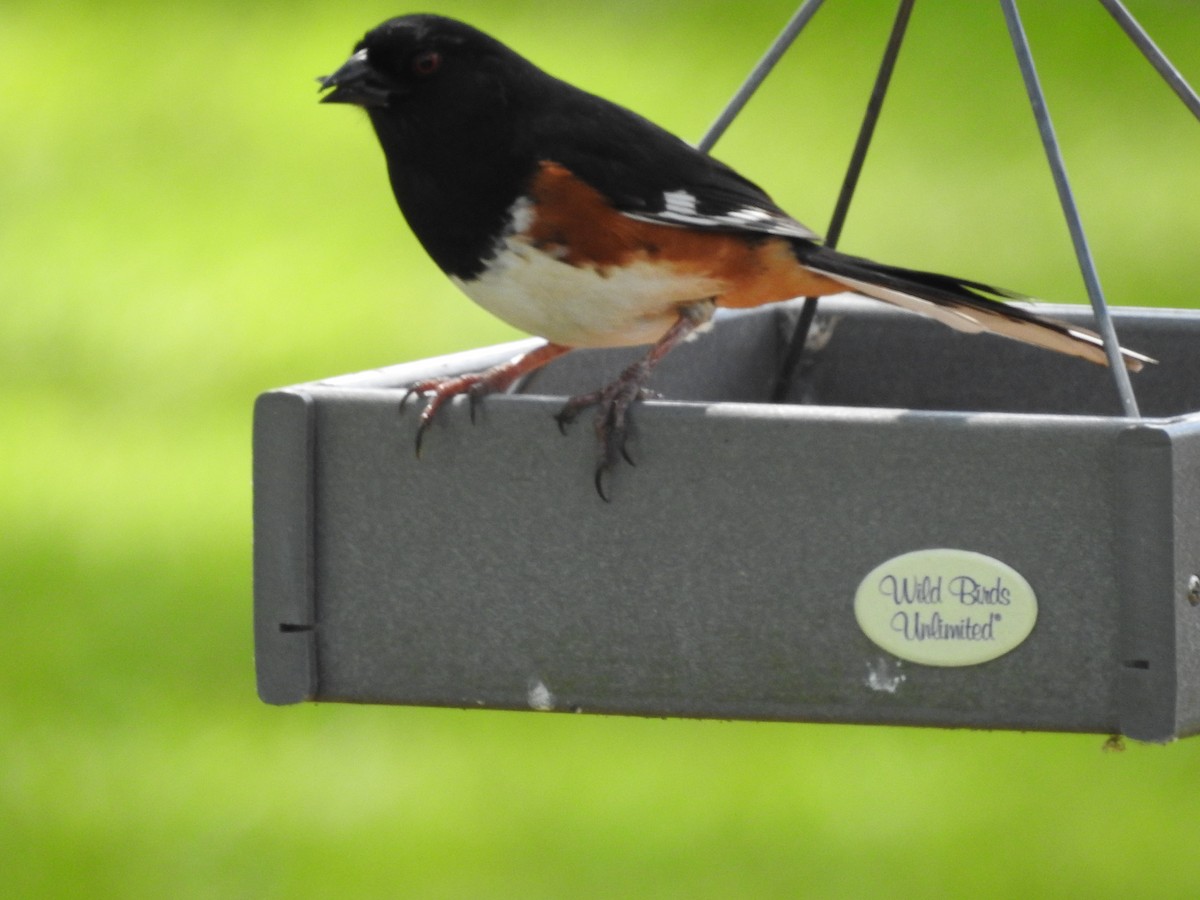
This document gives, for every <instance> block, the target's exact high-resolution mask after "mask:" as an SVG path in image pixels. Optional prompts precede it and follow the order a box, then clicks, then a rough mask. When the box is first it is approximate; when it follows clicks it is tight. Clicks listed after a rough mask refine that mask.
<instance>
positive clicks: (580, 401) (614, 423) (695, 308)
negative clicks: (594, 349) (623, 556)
mask: <svg viewBox="0 0 1200 900" xmlns="http://www.w3.org/2000/svg"><path fill="white" fill-rule="evenodd" d="M714 311H715V305H714V304H713V302H712V301H711V300H706V301H703V302H701V303H690V304H688V305H686V306H681V307H679V318H678V319H676V320H675V324H674V325H672V326H671V327H670V328H668V329H667V332H666V334H664V335H663V336H662V337H661V338H659V339H658V341H657V343H655V344H654V346H652V347H651V348H650V350H649V351H647V353H646V355H645V356H643V357H642V358H641V359H639V360H638V361H637V362H635V363H634V364H633V365H631V366H629V367H628V368H627V369H625V371H623V372H622V373H621V374H620V375H618V376H617V378H616V380H615V381H613V382H612V383H611V384H609V385H607V386H605V387H602V388H600V390H598V391H592V392H591V393H589V394H580V395H579V396H577V397H572V398H571V399H570V400H568V401H567V403H566V405H565V406H563V408H562V409H561V410H559V412H558V414H557V415H556V416H555V419H557V421H558V427H559V429H560V430H561V431H563V433H566V428H567V426H568V425H570V424H571V423H572V422H574V421H575V419H576V417H577V416H578V415H579V413H580V412H582V411H583V410H585V409H587V408H588V407H589V406H596V407H598V409H597V410H596V418H595V420H594V425H595V429H596V438H597V440H598V441H599V443H600V457H599V462H598V463H597V464H596V478H595V483H596V492H597V493H598V494H599V495H600V497H601V499H603V500H608V499H609V498H608V495H607V494H606V493H605V491H604V476H605V474H606V473H607V472H610V471H611V470H612V469H613V467H614V466H615V465H616V464H617V461H618V460H619V459H624V460H625V461H626V462H627V463H629V464H630V465H633V460H632V459H631V458H630V456H629V452H628V451H627V450H626V448H625V441H626V439H627V438H628V437H629V409H630V407H632V406H633V404H634V403H636V402H637V401H638V400H642V399H644V398H645V397H646V396H647V391H646V389H645V384H646V380H647V379H648V378H649V377H650V373H651V372H653V371H654V367H655V366H657V365H658V363H659V362H660V361H661V360H662V358H663V357H664V356H666V355H667V354H668V353H670V352H671V350H672V349H674V348H675V346H676V345H677V344H679V343H680V342H682V341H685V340H687V338H688V337H690V336H691V335H692V334H693V333H695V331H696V330H697V329H698V328H701V327H702V326H704V325H705V324H707V323H708V321H709V320H710V319H711V318H712V316H713V312H714Z"/></svg>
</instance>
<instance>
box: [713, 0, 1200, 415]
mask: <svg viewBox="0 0 1200 900" xmlns="http://www.w3.org/2000/svg"><path fill="white" fill-rule="evenodd" d="M822 2H823V0H805V2H804V3H802V4H801V5H800V7H799V8H798V9H797V10H796V13H795V14H794V15H793V16H792V18H791V19H790V20H789V21H788V23H787V25H785V26H784V29H783V31H782V32H780V34H779V36H778V37H777V38H776V39H775V41H774V42H773V43H772V44H771V46H770V47H769V48H768V50H767V52H766V53H765V54H764V55H763V57H762V59H760V60H759V62H758V64H757V65H755V67H754V69H753V70H751V72H750V74H749V75H748V76H747V77H746V80H745V81H744V82H743V83H742V85H741V87H739V88H738V90H737V91H736V92H735V93H734V95H733V97H732V99H730V101H729V102H728V103H727V104H726V106H725V108H724V109H723V110H721V113H720V115H718V116H717V119H716V121H714V122H713V124H712V125H711V126H710V127H709V129H708V131H706V132H705V134H704V136H703V137H702V138H701V139H700V141H699V143H698V144H697V147H698V148H699V149H700V150H702V151H704V152H706V153H707V152H708V151H709V150H711V149H712V147H713V145H714V144H715V143H716V142H717V140H718V138H720V137H721V135H722V134H724V133H725V130H726V129H727V128H728V127H729V125H730V124H731V123H732V122H733V120H734V119H735V118H736V117H737V115H738V113H740V112H741V110H742V108H743V107H744V106H745V105H746V103H747V102H748V101H749V100H750V97H751V96H752V95H753V94H754V92H755V91H756V90H757V89H758V87H759V85H761V84H762V83H763V81H764V80H765V79H766V77H767V75H769V74H770V72H771V70H772V69H774V67H775V65H776V64H777V63H778V62H779V60H780V59H781V58H782V57H783V55H784V54H785V53H786V52H787V50H788V48H789V47H791V45H792V43H793V41H795V39H796V38H797V37H798V36H799V34H800V32H801V31H802V30H803V29H804V27H805V26H806V25H807V24H808V23H809V22H810V21H811V20H812V18H813V16H814V15H816V13H817V10H819V9H820V7H821V4H822ZM1099 2H1100V4H1101V5H1102V6H1103V7H1104V8H1105V9H1106V10H1107V11H1108V12H1109V14H1111V15H1112V16H1113V18H1114V19H1115V20H1116V21H1117V24H1118V25H1120V26H1121V28H1122V29H1123V30H1124V31H1125V33H1126V35H1127V36H1128V37H1129V38H1130V40H1132V41H1133V43H1134V44H1135V45H1136V46H1137V48H1138V49H1139V50H1140V51H1141V52H1142V54H1143V55H1144V56H1145V57H1146V59H1147V60H1148V61H1149V62H1150V64H1151V65H1152V66H1154V68H1155V69H1156V70H1157V71H1158V73H1159V74H1160V75H1161V76H1162V78H1163V79H1164V80H1165V81H1166V82H1167V84H1168V85H1169V86H1170V88H1171V89H1172V90H1173V91H1174V92H1175V93H1176V94H1177V95H1178V96H1179V98H1180V99H1181V100H1182V101H1183V103H1184V105H1185V106H1187V107H1188V109H1189V110H1191V112H1192V114H1193V115H1195V116H1196V118H1197V119H1200V97H1198V96H1197V94H1196V92H1195V91H1194V90H1193V89H1192V88H1191V87H1190V86H1189V85H1188V83H1187V81H1186V80H1185V79H1184V78H1183V76H1182V75H1181V74H1180V73H1179V70H1178V69H1176V68H1175V66H1173V65H1172V64H1171V62H1170V60H1168V59H1167V57H1166V55H1165V54H1164V53H1163V52H1162V51H1161V50H1160V49H1159V48H1158V46H1157V45H1156V44H1155V43H1154V41H1153V40H1151V38H1150V36H1149V35H1148V34H1147V33H1146V30H1145V29H1144V28H1143V27H1142V26H1141V25H1140V24H1139V23H1138V22H1137V20H1136V19H1134V18H1133V16H1132V15H1130V13H1129V11H1128V10H1127V9H1126V8H1125V7H1124V5H1122V3H1121V2H1120V0H1099ZM914 3H915V0H900V5H899V8H898V9H897V12H896V19H895V22H894V24H893V26H892V32H891V35H890V37H889V38H888V43H887V46H886V48H885V50H884V56H883V60H882V62H881V63H880V67H879V73H878V75H877V76H876V79H875V86H874V88H873V89H872V92H871V97H870V100H869V101H868V103H867V110H866V113H865V115H864V116H863V122H862V125H861V127H860V128H859V132H858V137H857V139H856V141H855V145H854V151H853V153H852V154H851V157H850V163H849V166H848V167H847V170H846V175H845V178H844V179H843V181H842V187H841V190H840V192H839V194H838V200H837V203H836V204H835V207H834V213H833V216H832V219H831V221H830V227H829V232H828V237H827V241H826V242H827V243H828V244H829V246H835V245H836V243H837V241H838V239H839V238H840V236H841V231H842V226H843V225H844V223H845V219H846V214H847V212H848V211H849V208H850V201H851V200H852V199H853V196H854V190H855V188H856V186H857V184H858V177H859V175H860V173H861V172H862V166H863V163H864V161H865V159H866V154H867V150H868V148H869V147H870V143H871V138H872V137H873V135H874V131H875V125H876V123H877V121H878V119H879V112H880V110H881V109H882V107H883V100H884V97H885V96H886V94H887V89H888V85H889V83H890V81H891V75H892V70H893V69H894V67H895V62H896V57H897V56H898V55H899V52H900V45H901V44H902V43H903V40H904V34H905V30H906V28H907V25H908V20H909V17H910V15H911V13H912V8H913V5H914ZM1000 6H1001V9H1002V11H1003V13H1004V18H1005V22H1006V24H1007V26H1008V31H1009V36H1010V38H1011V40H1012V44H1013V51H1014V53H1015V54H1016V57H1017V64H1018V66H1019V68H1020V70H1021V75H1022V78H1023V80H1024V82H1025V89H1026V93H1027V94H1028V96H1029V102H1030V106H1031V107H1032V109H1033V114H1034V119H1035V120H1036V122H1037V126H1038V131H1039V134H1040V135H1041V138H1042V145H1043V149H1044V150H1045V153H1046V159H1047V161H1048V162H1049V164H1050V170H1051V174H1052V175H1053V178H1054V184H1055V187H1056V189H1057V191H1058V198H1059V204H1060V205H1061V206H1062V209H1063V215H1064V217H1065V218H1066V220H1067V228H1068V230H1069V231H1070V234H1071V241H1072V244H1073V245H1074V248H1075V255H1076V260H1077V262H1078V264H1079V267H1080V272H1081V274H1082V275H1083V280H1084V285H1085V287H1086V288H1087V292H1088V298H1089V300H1090V301H1091V304H1092V310H1093V313H1094V315H1095V316H1096V322H1097V330H1098V331H1099V332H1100V336H1101V338H1102V339H1103V341H1104V351H1105V355H1106V357H1107V358H1108V364H1109V370H1110V371H1111V372H1112V376H1113V381H1114V383H1115V385H1116V388H1117V393H1118V395H1119V397H1120V401H1121V407H1122V409H1123V411H1124V413H1125V415H1126V416H1129V417H1131V418H1137V417H1139V412H1138V407H1137V400H1136V398H1135V396H1134V393H1133V386H1132V384H1131V383H1130V381H1129V373H1128V372H1127V371H1126V369H1125V365H1124V363H1123V362H1122V358H1121V350H1120V343H1119V342H1118V340H1117V335H1116V329H1115V327H1114V326H1113V322H1112V316H1111V315H1110V313H1109V310H1108V304H1107V302H1106V301H1105V299H1104V292H1103V289H1102V288H1101V287H1100V279H1099V275H1098V274H1097V272H1096V266H1095V262H1094V260H1093V259H1092V255H1091V251H1090V249H1089V247H1088V243H1087V238H1086V235H1085V234H1084V230H1083V222H1082V220H1081V219H1080V215H1079V210H1078V207H1077V206H1076V204H1075V197H1074V193H1073V192H1072V190H1071V185H1070V182H1069V180H1068V178H1067V173H1066V166H1065V164H1064V162H1063V157H1062V150H1061V148H1060V146H1059V143H1058V138H1057V136H1056V135H1055V132H1054V125H1053V122H1052V121H1051V119H1050V113H1049V110H1048V109H1047V107H1046V100H1045V96H1044V94H1043V93H1042V89H1041V83H1040V81H1039V80H1038V76H1037V70H1036V68H1035V66H1034V62H1033V53H1032V51H1031V50H1030V47H1029V41H1028V39H1027V38H1026V36H1025V30H1024V27H1023V25H1022V23H1021V19H1020V14H1019V13H1018V11H1017V4H1016V0H1000ZM816 306H817V299H816V298H815V297H808V298H805V302H804V305H803V307H802V308H801V313H800V318H799V320H798V321H797V323H796V328H795V331H794V333H793V335H792V339H791V341H790V343H789V345H788V348H787V351H786V352H785V354H784V361H783V364H782V365H781V367H780V373H779V378H778V380H777V383H776V386H775V392H774V397H773V399H775V400H779V399H782V397H783V395H784V394H785V392H786V390H787V386H788V384H789V382H790V381H791V378H792V375H793V374H794V372H795V369H796V367H797V366H798V364H799V361H800V359H801V356H802V354H803V351H804V345H805V343H806V341H807V338H808V332H809V329H810V328H811V326H812V322H813V319H814V318H815V316H816Z"/></svg>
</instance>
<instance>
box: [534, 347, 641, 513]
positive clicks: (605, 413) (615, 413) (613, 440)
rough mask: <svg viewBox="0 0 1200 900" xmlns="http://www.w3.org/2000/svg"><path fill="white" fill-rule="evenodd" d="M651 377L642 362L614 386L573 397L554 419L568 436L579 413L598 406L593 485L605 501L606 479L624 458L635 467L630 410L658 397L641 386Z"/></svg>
mask: <svg viewBox="0 0 1200 900" xmlns="http://www.w3.org/2000/svg"><path fill="white" fill-rule="evenodd" d="M648 374H649V372H648V371H646V367H645V366H643V365H642V364H640V363H637V364H634V365H632V366H630V367H629V368H628V369H626V370H625V371H624V372H622V373H621V375H620V377H618V378H617V380H616V381H614V382H613V383H612V384H609V385H607V386H606V387H603V388H601V389H600V390H598V391H592V392H591V393H588V394H580V395H579V396H577V397H572V398H571V399H570V400H568V401H567V402H566V404H565V405H564V406H563V408H562V409H560V410H559V411H558V413H557V414H556V415H555V416H554V419H555V421H556V422H557V423H558V428H559V430H560V431H561V432H562V433H563V434H566V433H567V426H568V425H570V424H571V423H572V422H574V421H575V419H576V418H578V416H579V413H581V412H582V411H583V410H585V409H587V408H588V407H591V406H595V407H597V409H596V416H595V418H594V419H593V427H594V429H595V432H596V439H597V441H598V442H599V445H600V454H599V459H598V461H597V463H596V472H595V477H594V478H593V483H594V484H595V486H596V493H597V494H599V495H600V499H602V500H604V501H605V502H609V500H610V499H611V498H610V497H609V495H608V492H607V491H606V490H605V476H606V475H607V474H608V473H610V472H611V471H612V470H613V469H614V468H615V467H616V465H617V463H618V462H619V461H620V460H622V459H623V460H625V462H627V463H628V464H629V465H631V466H632V465H636V463H634V461H633V457H632V456H630V455H629V447H628V441H629V424H630V422H629V410H630V408H631V407H632V406H633V405H634V404H635V403H637V402H638V401H639V400H645V399H647V398H649V397H654V396H657V394H654V393H653V392H651V391H647V390H646V389H645V388H643V387H642V381H643V380H644V379H645V378H646V376H647V375H648Z"/></svg>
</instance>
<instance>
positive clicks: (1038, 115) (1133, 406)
mask: <svg viewBox="0 0 1200 900" xmlns="http://www.w3.org/2000/svg"><path fill="white" fill-rule="evenodd" d="M1000 5H1001V8H1002V9H1003V11H1004V19H1005V22H1007V24H1008V32H1009V35H1010V37H1011V38H1012V44H1013V50H1014V51H1015V52H1016V55H1017V63H1018V65H1019V66H1020V68H1021V76H1022V78H1024V80H1025V90H1026V92H1027V93H1028V94H1029V103H1030V105H1031V106H1032V107H1033V116H1034V118H1035V119H1036V120H1037V125H1038V131H1039V132H1040V134H1041V137H1042V146H1043V147H1044V148H1045V151H1046V160H1047V161H1048V162H1049V163H1050V171H1051V174H1052V175H1053V176H1054V186H1055V188H1056V189H1057V190H1058V200H1059V203H1060V204H1061V205H1062V210H1063V215H1064V216H1065V217H1066V220H1067V229H1068V230H1069V231H1070V232H1071V242H1072V244H1074V246H1075V257H1076V259H1077V260H1078V261H1079V269H1080V272H1081V273H1082V274H1083V281H1084V284H1085V285H1086V287H1087V292H1088V299H1090V300H1091V303H1092V310H1093V312H1094V313H1095V315H1096V325H1097V330H1098V331H1099V332H1100V336H1101V338H1103V340H1104V353H1105V355H1106V356H1107V357H1108V366H1109V369H1111V370H1112V375H1113V380H1114V381H1115V382H1116V386H1117V393H1118V394H1119V395H1120V398H1121V407H1122V408H1123V409H1124V411H1125V415H1127V416H1129V417H1131V418H1137V417H1138V416H1139V413H1138V407H1137V400H1136V399H1135V398H1134V395H1133V385H1131V384H1130V383H1129V373H1128V372H1127V371H1126V370H1125V362H1124V360H1123V359H1122V357H1121V345H1120V344H1119V343H1118V342H1117V332H1116V329H1115V328H1114V327H1113V322H1112V317H1111V316H1110V315H1109V312H1108V304H1107V303H1105V301H1104V291H1103V290H1102V289H1101V287H1100V276H1099V275H1098V274H1097V272H1096V264H1095V262H1094V261H1093V260H1092V252H1091V250H1090V249H1089V248H1088V243H1087V237H1086V235H1085V234H1084V232H1083V222H1082V220H1081V219H1080V217H1079V209H1078V207H1077V206H1076V205H1075V196H1074V194H1073V193H1072V192H1071V184H1070V181H1068V179H1067V169H1066V165H1065V164H1064V163H1063V157H1062V151H1061V149H1060V148H1059V145H1058V138H1057V137H1056V136H1055V134H1054V124H1053V122H1051V121H1050V111H1049V110H1048V109H1047V108H1046V98H1045V95H1044V94H1043V93H1042V86H1041V83H1040V82H1039V81H1038V76H1037V69H1036V68H1035V67H1034V64H1033V55H1032V53H1031V51H1030V49H1029V41H1028V39H1027V38H1026V37H1025V29H1024V27H1023V26H1022V25H1021V16H1020V13H1018V12H1017V4H1016V0H1000Z"/></svg>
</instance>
